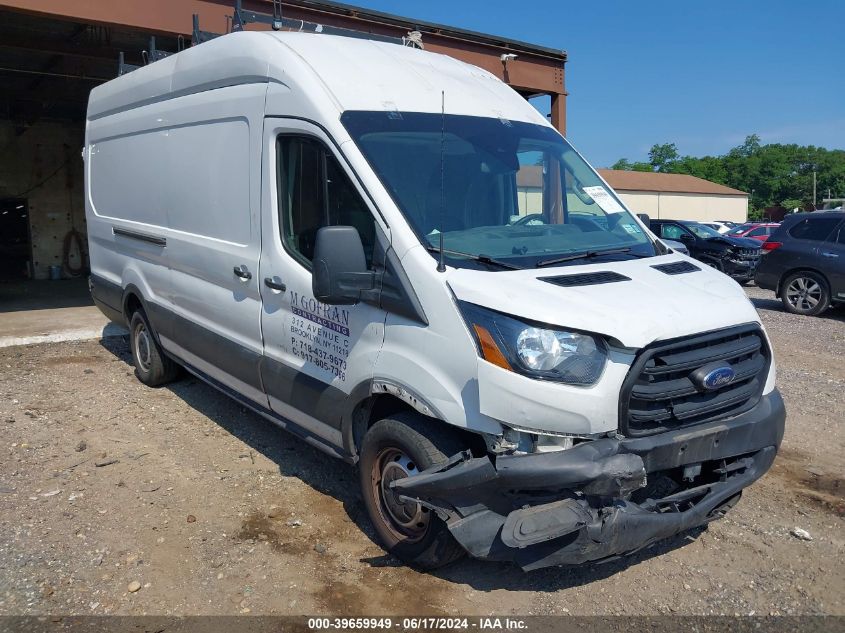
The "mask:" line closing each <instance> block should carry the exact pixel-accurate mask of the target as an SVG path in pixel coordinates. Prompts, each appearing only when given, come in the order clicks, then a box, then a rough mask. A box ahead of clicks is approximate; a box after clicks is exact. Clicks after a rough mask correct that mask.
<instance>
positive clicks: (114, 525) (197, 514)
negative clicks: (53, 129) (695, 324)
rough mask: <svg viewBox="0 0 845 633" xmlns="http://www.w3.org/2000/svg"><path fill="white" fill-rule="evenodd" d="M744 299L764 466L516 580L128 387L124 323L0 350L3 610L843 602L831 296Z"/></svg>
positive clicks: (154, 393)
mask: <svg viewBox="0 0 845 633" xmlns="http://www.w3.org/2000/svg"><path fill="white" fill-rule="evenodd" d="M749 293H750V295H751V296H752V297H754V302H755V304H756V305H757V307H758V309H759V310H760V313H761V315H762V317H763V320H764V322H765V324H766V326H767V328H768V331H769V333H770V336H771V337H772V340H773V343H774V347H775V351H776V357H777V361H778V365H779V376H778V383H779V386H780V388H781V390H782V392H783V395H784V398H785V400H786V404H787V409H788V413H789V414H788V420H787V431H786V439H785V441H784V444H783V447H782V452H781V453H780V454H779V456H778V459H777V461H776V464H775V466H774V468H773V470H772V471H771V472H770V473H769V474H767V475H766V476H765V477H764V478H763V479H762V480H761V481H759V482H758V483H757V484H755V485H754V486H752V487H751V488H750V489H748V490H747V491H746V493H745V495H744V497H743V499H742V501H741V502H740V503H739V505H738V506H737V507H736V508H735V509H734V510H733V511H732V512H731V513H730V514H729V515H728V517H727V518H725V519H724V520H722V521H720V522H716V523H714V524H712V525H710V527H709V528H708V529H706V530H699V531H696V532H695V533H692V534H688V535H684V536H680V537H677V538H674V539H671V540H669V541H666V542H663V543H660V544H658V545H656V546H654V547H653V548H651V549H650V550H648V551H645V552H641V553H639V554H637V555H635V556H632V557H629V558H627V559H624V560H622V561H616V562H613V563H607V564H604V565H595V566H584V567H580V568H558V569H546V570H541V571H538V572H534V573H528V574H526V573H523V572H522V571H521V570H520V569H519V568H517V567H514V566H511V565H504V564H490V563H483V562H478V561H472V560H464V561H462V562H459V563H457V564H455V565H453V566H451V567H449V568H447V569H445V570H442V571H438V572H437V573H433V574H425V573H420V572H417V571H414V570H412V569H409V568H407V567H404V566H402V565H401V564H399V563H398V561H396V560H395V559H393V558H391V557H390V556H386V555H385V554H384V552H383V551H382V549H381V548H380V547H379V546H378V545H377V544H376V543H375V542H374V541H373V533H372V530H371V528H370V527H369V525H368V523H367V519H366V516H365V513H364V510H363V506H362V503H361V500H360V497H359V495H358V493H357V489H356V480H355V477H354V474H353V471H352V469H351V468H350V467H349V466H348V465H346V464H343V463H341V462H339V461H335V460H332V459H330V458H328V457H326V456H324V455H323V454H322V453H319V452H318V451H316V450H315V449H313V448H311V447H309V446H308V445H306V444H304V443H303V442H301V441H299V440H297V439H295V438H294V437H292V436H289V435H287V434H286V433H285V432H283V431H281V430H279V429H277V428H276V427H274V426H272V425H271V424H269V423H268V422H266V421H264V420H263V419H261V418H259V417H258V416H256V415H253V414H251V413H249V412H247V411H245V410H244V409H243V408H242V407H240V406H239V405H237V404H236V403H234V402H233V401H231V400H229V399H228V398H227V397H225V396H223V395H221V394H219V393H217V392H216V391H214V390H213V389H212V388H210V387H208V386H206V385H204V384H203V383H201V382H199V381H197V380H195V379H192V378H185V379H183V380H181V381H180V382H178V383H176V384H173V385H171V386H169V387H165V388H161V389H149V388H147V387H145V386H143V385H142V384H141V383H140V382H139V381H138V380H137V379H136V378H135V377H134V375H133V370H132V367H131V365H130V364H129V363H130V356H129V352H128V348H127V345H126V342H125V340H124V339H123V338H110V339H107V340H105V341H103V342H95V341H89V342H81V343H56V344H47V345H31V346H25V347H10V348H6V349H0V427H1V428H2V442H3V444H2V450H3V451H5V457H4V458H3V460H2V465H0V615H17V614H57V613H61V614H80V615H82V614H157V615H183V614H238V613H251V614H337V615H353V614H417V615H419V614H444V615H455V614H464V615H471V614H473V615H489V614H496V615H508V614H515V615H531V614H573V615H576V614H577V615H589V614H603V615H609V614H644V615H657V614H662V613H676V614H713V613H715V614H729V615H733V614H735V613H736V614H751V613H754V614H757V615H769V614H822V613H825V614H845V562H844V561H845V530H843V518H845V495H843V490H844V489H843V486H842V480H843V470H845V459H843V454H845V428H843V426H844V423H845V363H843V350H845V313H844V312H845V311H843V310H839V311H836V312H830V313H828V314H827V315H826V316H824V317H821V318H812V317H809V318H805V317H799V316H794V315H789V314H786V313H784V312H782V311H781V309H780V304H779V303H777V302H776V301H775V300H774V299H773V298H772V297H771V295H770V294H769V293H764V292H762V291H758V290H756V289H751V290H749ZM794 528H801V529H803V530H806V531H807V532H808V533H809V534H810V535H811V537H812V540H811V541H805V540H801V539H799V538H797V537H796V536H793V535H792V534H791V531H792V530H794ZM131 589H132V590H135V591H131Z"/></svg>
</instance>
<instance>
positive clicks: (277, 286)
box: [264, 277, 288, 292]
mask: <svg viewBox="0 0 845 633" xmlns="http://www.w3.org/2000/svg"><path fill="white" fill-rule="evenodd" d="M264 285H265V286H267V287H268V288H272V289H273V290H278V291H279V292H284V291H285V290H287V289H288V287H287V286H286V285H285V284H283V283H282V280H281V279H279V278H278V277H265V278H264Z"/></svg>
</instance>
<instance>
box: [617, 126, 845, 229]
mask: <svg viewBox="0 0 845 633" xmlns="http://www.w3.org/2000/svg"><path fill="white" fill-rule="evenodd" d="M614 168H619V169H626V170H633V171H655V170H656V171H659V172H663V173H675V174H689V175H691V176H697V177H698V178H704V179H705V180H710V181H713V182H717V183H719V184H723V185H726V186H728V187H733V188H734V189H739V190H741V191H746V192H748V193H749V194H751V193H752V192H753V196H751V204H752V207H753V208H752V210H751V211H750V214H751V213H755V214H757V213H758V212H759V214H762V210H763V209H765V208H766V207H771V206H775V205H779V204H783V206H786V207H787V208H794V207H796V206H801V207H803V206H806V205H808V204H809V205H811V204H812V202H813V173H814V172H815V175H816V191H817V196H816V199H817V201H818V202H821V201H822V200H823V199H824V198H825V197H827V196H828V194H830V196H832V197H834V198H836V197H843V196H845V150H841V149H835V150H828V149H825V148H823V147H816V146H813V145H807V146H802V145H796V144H781V143H770V144H767V145H763V144H762V143H761V141H760V137H759V136H758V135H756V134H750V135H749V136H747V137H746V138H745V141H743V143H742V144H741V145H738V146H737V147H734V148H733V149H731V150H730V151H728V152H727V153H726V154H724V155H723V156H700V157H698V156H680V155H679V152H678V149H677V147H676V146H675V144H674V143H663V144H655V145H653V146H652V148H651V151H649V161H648V162H637V161H634V162H632V161H629V160H628V159H622V160H620V161H617V163H616V164H615V165H614ZM786 203H789V204H786Z"/></svg>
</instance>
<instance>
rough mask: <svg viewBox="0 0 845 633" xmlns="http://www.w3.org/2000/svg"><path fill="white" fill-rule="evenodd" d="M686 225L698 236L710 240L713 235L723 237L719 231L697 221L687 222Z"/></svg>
mask: <svg viewBox="0 0 845 633" xmlns="http://www.w3.org/2000/svg"><path fill="white" fill-rule="evenodd" d="M684 226H685V227H687V228H688V229H689V230H690V231H692V232H693V233H695V234H696V235H697V236H698V237H700V238H703V239H705V240H709V239H710V238H712V237H722V236H721V234H720V233H719V231H714V230H713V229H711V228H710V227H709V226H705V225H704V224H697V223H695V222H685V223H684Z"/></svg>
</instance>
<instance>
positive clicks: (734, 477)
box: [393, 391, 786, 570]
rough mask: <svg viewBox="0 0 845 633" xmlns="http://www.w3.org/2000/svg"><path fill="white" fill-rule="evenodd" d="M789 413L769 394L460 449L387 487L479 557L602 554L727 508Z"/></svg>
mask: <svg viewBox="0 0 845 633" xmlns="http://www.w3.org/2000/svg"><path fill="white" fill-rule="evenodd" d="M785 419H786V412H785V410H784V406H783V400H782V399H781V397H780V394H779V393H778V392H777V391H774V392H772V393H770V394H768V395H765V396H763V397H762V398H761V399H760V401H759V402H758V404H757V405H756V406H755V407H754V408H753V409H751V410H749V411H747V412H746V413H743V414H741V415H738V416H736V417H734V418H731V419H728V420H724V421H720V422H711V423H707V424H701V425H695V426H689V427H687V428H682V429H678V430H674V431H669V432H665V433H660V434H657V435H651V436H647V437H640V438H631V439H612V438H604V439H599V440H595V441H592V442H585V443H582V444H578V445H576V446H575V447H574V448H571V449H569V450H566V451H558V452H553V453H540V454H532V455H520V456H516V455H514V456H500V457H498V458H496V460H495V463H494V462H493V460H491V459H490V458H489V457H472V456H471V455H470V454H469V453H462V454H459V455H456V456H454V457H453V458H452V459H451V460H450V461H449V462H448V463H447V464H445V465H442V466H439V467H437V468H435V469H430V470H428V471H426V472H424V473H420V474H419V475H417V476H416V477H410V478H406V479H400V480H397V481H396V482H394V484H393V487H394V489H395V490H396V491H397V492H398V493H399V494H401V495H404V496H407V497H409V498H413V499H417V500H419V501H420V502H421V503H423V504H424V505H427V506H429V507H430V508H433V509H435V510H437V511H438V512H439V513H440V514H441V515H443V516H445V517H446V518H447V524H448V526H449V528H450V530H451V532H452V534H453V535H454V536H455V538H456V539H457V540H458V542H460V543H461V545H463V546H464V547H465V548H466V550H467V551H468V552H469V553H470V554H471V555H473V556H475V557H477V558H484V559H490V560H509V561H514V562H516V563H518V564H519V565H520V566H522V567H523V568H524V569H526V570H531V569H538V568H540V567H548V566H551V565H571V564H580V563H584V562H587V561H599V560H605V559H610V558H615V557H617V556H620V555H624V554H629V553H632V552H634V551H636V550H638V549H641V548H643V547H646V546H648V545H650V544H652V543H654V542H656V541H658V540H661V539H664V538H667V537H670V536H673V535H675V534H678V533H681V532H684V531H686V530H689V529H691V528H694V527H697V526H700V525H703V524H706V523H708V522H710V521H712V520H714V519H717V518H720V517H721V516H723V515H724V514H725V512H726V511H727V510H728V509H730V508H731V507H732V506H733V505H734V504H735V503H736V502H737V501H738V500H739V497H740V494H741V493H742V490H743V489H744V488H745V487H747V486H748V485H750V484H751V483H752V482H754V481H755V480H757V479H758V478H760V477H761V476H762V475H763V474H764V473H765V472H766V471H767V470H768V469H769V467H770V466H771V465H772V462H773V461H774V458H775V454H776V453H777V449H778V447H779V446H780V442H781V440H782V438H783V431H784V421H785Z"/></svg>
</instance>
